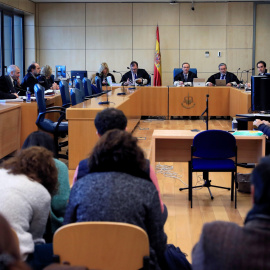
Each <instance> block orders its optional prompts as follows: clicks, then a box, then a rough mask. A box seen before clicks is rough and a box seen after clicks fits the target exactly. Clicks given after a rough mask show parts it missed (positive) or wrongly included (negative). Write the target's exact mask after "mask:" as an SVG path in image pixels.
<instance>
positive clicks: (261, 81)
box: [251, 76, 270, 112]
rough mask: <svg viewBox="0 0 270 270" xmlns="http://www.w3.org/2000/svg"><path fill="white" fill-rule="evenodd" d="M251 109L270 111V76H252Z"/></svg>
mask: <svg viewBox="0 0 270 270" xmlns="http://www.w3.org/2000/svg"><path fill="white" fill-rule="evenodd" d="M251 109H252V111H266V112H270V76H251Z"/></svg>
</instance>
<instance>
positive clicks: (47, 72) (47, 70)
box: [40, 65, 52, 78]
mask: <svg viewBox="0 0 270 270" xmlns="http://www.w3.org/2000/svg"><path fill="white" fill-rule="evenodd" d="M40 75H43V76H45V77H46V78H47V77H50V76H51V75H52V68H51V67H50V66H49V65H45V66H44V67H42V68H41V71H40Z"/></svg>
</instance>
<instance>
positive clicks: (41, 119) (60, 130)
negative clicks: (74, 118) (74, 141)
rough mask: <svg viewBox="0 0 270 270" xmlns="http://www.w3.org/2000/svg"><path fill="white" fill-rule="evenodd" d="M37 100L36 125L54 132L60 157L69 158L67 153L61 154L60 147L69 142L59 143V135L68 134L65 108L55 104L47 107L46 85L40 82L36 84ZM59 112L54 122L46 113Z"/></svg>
mask: <svg viewBox="0 0 270 270" xmlns="http://www.w3.org/2000/svg"><path fill="white" fill-rule="evenodd" d="M34 91H35V96H36V101H37V105H38V118H37V121H36V125H37V126H38V127H39V128H40V129H41V130H44V131H46V132H49V133H52V134H53V137H54V144H55V149H56V150H57V155H58V157H61V158H66V159H67V158H68V157H67V156H66V155H60V154H59V153H58V152H59V149H61V147H64V146H66V145H67V142H64V143H60V144H58V137H59V136H61V137H65V136H66V135H67V134H68V122H63V120H65V118H66V113H65V108H64V107H59V106H54V107H48V108H46V103H45V98H44V91H45V89H44V87H42V86H41V85H40V84H36V85H35V86H34ZM50 113H57V114H59V118H58V120H57V122H53V121H52V120H50V119H47V118H45V116H46V114H50Z"/></svg>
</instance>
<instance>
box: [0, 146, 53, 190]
mask: <svg viewBox="0 0 270 270" xmlns="http://www.w3.org/2000/svg"><path fill="white" fill-rule="evenodd" d="M1 167H2V168H4V169H7V170H8V173H10V174H14V175H18V174H24V175H26V176H27V177H28V178H29V179H30V180H32V181H36V182H38V183H40V184H41V185H43V186H44V187H45V188H46V189H47V190H48V192H49V193H50V194H51V195H52V194H55V193H56V191H57V188H58V186H57V185H58V178H57V173H58V172H57V168H56V167H55V161H54V159H53V153H52V152H50V151H49V150H47V149H45V148H44V147H38V146H32V147H30V148H27V149H23V150H21V151H19V152H18V153H17V154H16V156H14V157H12V158H10V159H8V160H6V161H4V162H3V163H2V164H1Z"/></svg>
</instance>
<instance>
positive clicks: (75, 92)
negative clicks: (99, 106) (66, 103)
mask: <svg viewBox="0 0 270 270" xmlns="http://www.w3.org/2000/svg"><path fill="white" fill-rule="evenodd" d="M70 97H71V103H72V106H75V105H77V104H79V103H82V102H83V101H84V98H83V95H82V91H81V90H80V89H78V88H71V90H70Z"/></svg>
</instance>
